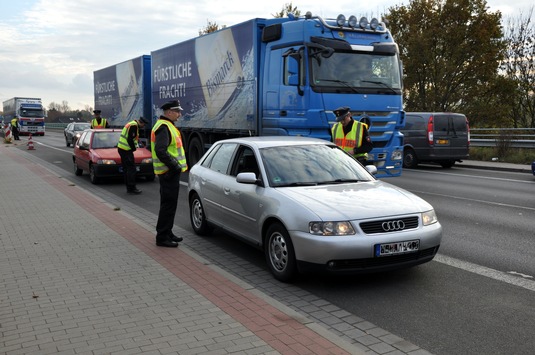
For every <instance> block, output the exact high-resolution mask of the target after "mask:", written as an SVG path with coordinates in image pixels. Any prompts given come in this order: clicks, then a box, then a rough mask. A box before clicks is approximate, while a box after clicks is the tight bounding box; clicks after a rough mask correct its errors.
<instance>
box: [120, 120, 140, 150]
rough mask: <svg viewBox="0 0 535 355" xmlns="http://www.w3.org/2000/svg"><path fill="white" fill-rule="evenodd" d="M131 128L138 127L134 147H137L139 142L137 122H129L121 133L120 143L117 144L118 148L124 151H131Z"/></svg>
mask: <svg viewBox="0 0 535 355" xmlns="http://www.w3.org/2000/svg"><path fill="white" fill-rule="evenodd" d="M130 126H136V137H135V138H134V145H135V146H136V147H137V145H138V140H139V126H138V124H137V122H136V121H130V122H128V123H127V124H126V125H125V126H124V128H123V131H122V132H121V136H120V137H119V143H117V148H121V149H123V150H131V149H132V148H130V144H128V131H129V130H130Z"/></svg>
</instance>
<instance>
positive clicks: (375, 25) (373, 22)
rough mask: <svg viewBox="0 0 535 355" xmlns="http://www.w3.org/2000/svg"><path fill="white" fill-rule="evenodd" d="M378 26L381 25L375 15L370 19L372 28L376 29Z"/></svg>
mask: <svg viewBox="0 0 535 355" xmlns="http://www.w3.org/2000/svg"><path fill="white" fill-rule="evenodd" d="M377 27H379V20H378V19H376V18H375V17H374V18H372V20H371V21H370V28H371V29H372V30H374V31H375V30H376V29H377Z"/></svg>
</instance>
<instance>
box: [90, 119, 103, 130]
mask: <svg viewBox="0 0 535 355" xmlns="http://www.w3.org/2000/svg"><path fill="white" fill-rule="evenodd" d="M91 128H106V119H105V118H101V119H100V124H98V122H97V119H96V118H93V121H91Z"/></svg>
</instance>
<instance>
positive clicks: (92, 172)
mask: <svg viewBox="0 0 535 355" xmlns="http://www.w3.org/2000/svg"><path fill="white" fill-rule="evenodd" d="M89 181H91V183H92V184H98V182H99V178H98V177H97V175H96V173H95V167H94V166H93V164H90V165H89Z"/></svg>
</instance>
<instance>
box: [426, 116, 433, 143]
mask: <svg viewBox="0 0 535 355" xmlns="http://www.w3.org/2000/svg"><path fill="white" fill-rule="evenodd" d="M433 139H434V137H433V116H431V117H429V121H428V122H427V143H428V144H429V145H433Z"/></svg>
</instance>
